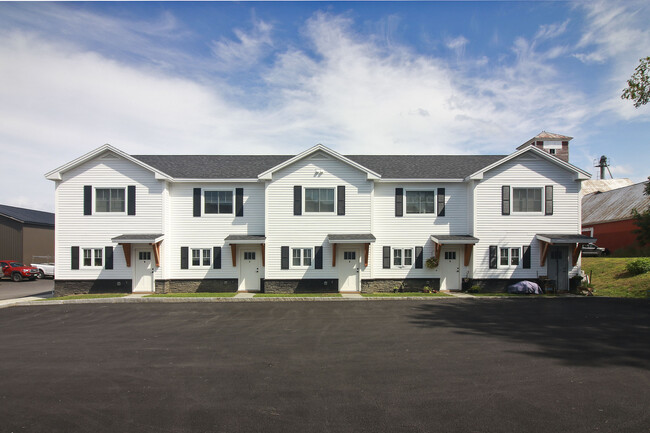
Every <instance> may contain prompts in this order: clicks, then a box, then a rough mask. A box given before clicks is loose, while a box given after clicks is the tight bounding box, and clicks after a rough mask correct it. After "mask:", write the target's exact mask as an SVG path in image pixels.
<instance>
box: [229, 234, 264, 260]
mask: <svg viewBox="0 0 650 433" xmlns="http://www.w3.org/2000/svg"><path fill="white" fill-rule="evenodd" d="M224 242H225V243H226V244H227V245H228V244H230V254H231V257H232V265H233V266H235V267H236V266H237V245H261V246H262V266H266V254H265V251H264V243H265V242H266V236H264V235H228V236H226V238H225V239H224Z"/></svg>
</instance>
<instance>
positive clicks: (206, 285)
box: [156, 278, 238, 293]
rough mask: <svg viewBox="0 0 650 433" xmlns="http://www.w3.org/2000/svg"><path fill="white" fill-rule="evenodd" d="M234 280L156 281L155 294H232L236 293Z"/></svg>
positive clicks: (236, 284) (235, 281)
mask: <svg viewBox="0 0 650 433" xmlns="http://www.w3.org/2000/svg"><path fill="white" fill-rule="evenodd" d="M237 286H238V283H237V279H236V278H219V279H201V280H156V293H200V292H213V293H232V292H236V291H237Z"/></svg>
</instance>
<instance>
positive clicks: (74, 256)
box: [70, 247, 79, 269]
mask: <svg viewBox="0 0 650 433" xmlns="http://www.w3.org/2000/svg"><path fill="white" fill-rule="evenodd" d="M70 269H79V247H70Z"/></svg>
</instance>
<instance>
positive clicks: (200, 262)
mask: <svg viewBox="0 0 650 433" xmlns="http://www.w3.org/2000/svg"><path fill="white" fill-rule="evenodd" d="M211 259H212V250H211V249H210V248H192V266H195V267H205V266H208V267H209V266H210V263H211V261H212V260H211Z"/></svg>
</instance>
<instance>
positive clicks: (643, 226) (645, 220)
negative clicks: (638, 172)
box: [632, 176, 650, 245]
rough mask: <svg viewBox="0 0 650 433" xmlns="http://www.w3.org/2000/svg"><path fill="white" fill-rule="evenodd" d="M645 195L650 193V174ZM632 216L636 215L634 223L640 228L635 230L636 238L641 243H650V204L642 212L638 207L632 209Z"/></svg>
mask: <svg viewBox="0 0 650 433" xmlns="http://www.w3.org/2000/svg"><path fill="white" fill-rule="evenodd" d="M643 195H650V176H648V182H647V183H646V184H645V189H644V190H643ZM632 216H633V217H634V220H635V221H634V224H636V225H637V226H638V227H639V228H638V229H636V230H634V233H635V234H636V238H637V239H638V241H639V242H640V243H641V245H648V244H650V206H648V208H647V209H646V210H644V211H642V212H641V213H639V211H637V210H636V209H632Z"/></svg>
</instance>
